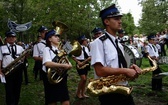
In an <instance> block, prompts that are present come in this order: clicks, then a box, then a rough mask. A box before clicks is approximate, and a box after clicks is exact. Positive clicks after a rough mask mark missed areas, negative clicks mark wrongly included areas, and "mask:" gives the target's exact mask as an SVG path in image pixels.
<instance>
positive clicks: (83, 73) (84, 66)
mask: <svg viewBox="0 0 168 105" xmlns="http://www.w3.org/2000/svg"><path fill="white" fill-rule="evenodd" d="M78 41H79V43H80V44H81V47H82V53H81V55H80V56H78V57H75V56H73V57H72V59H73V60H74V61H75V62H76V69H77V72H78V75H79V76H80V81H79V84H78V88H77V93H76V97H77V98H79V99H83V98H88V97H89V96H87V95H86V94H85V88H86V86H85V85H86V81H87V74H88V71H89V70H90V59H91V57H90V54H89V49H88V47H87V45H88V42H87V39H86V37H85V35H81V36H80V37H79V38H78ZM80 67H81V68H80Z"/></svg>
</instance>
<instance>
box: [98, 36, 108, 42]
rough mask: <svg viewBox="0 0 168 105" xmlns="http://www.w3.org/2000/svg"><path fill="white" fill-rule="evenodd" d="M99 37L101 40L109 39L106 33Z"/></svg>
mask: <svg viewBox="0 0 168 105" xmlns="http://www.w3.org/2000/svg"><path fill="white" fill-rule="evenodd" d="M99 39H100V40H101V41H105V40H106V39H107V36H106V35H103V36H101V37H99Z"/></svg>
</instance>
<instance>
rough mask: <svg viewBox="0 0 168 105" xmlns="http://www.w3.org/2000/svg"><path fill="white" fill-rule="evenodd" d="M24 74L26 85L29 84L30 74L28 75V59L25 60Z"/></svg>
mask: <svg viewBox="0 0 168 105" xmlns="http://www.w3.org/2000/svg"><path fill="white" fill-rule="evenodd" d="M23 66H24V67H23V73H24V80H25V84H26V85H27V84H28V82H29V81H28V74H27V68H28V61H27V59H25V60H24V65H23Z"/></svg>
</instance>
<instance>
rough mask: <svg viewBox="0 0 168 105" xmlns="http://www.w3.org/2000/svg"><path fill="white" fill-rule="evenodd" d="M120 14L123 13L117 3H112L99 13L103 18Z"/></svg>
mask: <svg viewBox="0 0 168 105" xmlns="http://www.w3.org/2000/svg"><path fill="white" fill-rule="evenodd" d="M118 16H122V14H120V12H119V11H118V9H117V8H116V6H115V4H112V5H111V6H109V7H107V8H105V9H103V10H101V11H100V15H99V17H101V18H102V19H105V18H110V17H118Z"/></svg>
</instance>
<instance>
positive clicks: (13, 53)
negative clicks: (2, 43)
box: [11, 45, 16, 59]
mask: <svg viewBox="0 0 168 105" xmlns="http://www.w3.org/2000/svg"><path fill="white" fill-rule="evenodd" d="M13 47H14V45H11V51H12V58H13V59H15V58H16V56H15V55H16V52H15V51H14V48H13Z"/></svg>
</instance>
